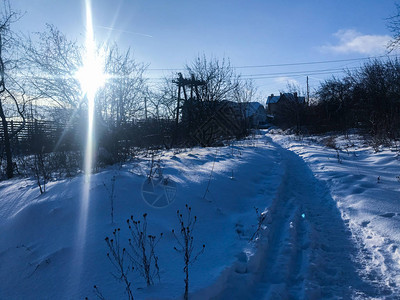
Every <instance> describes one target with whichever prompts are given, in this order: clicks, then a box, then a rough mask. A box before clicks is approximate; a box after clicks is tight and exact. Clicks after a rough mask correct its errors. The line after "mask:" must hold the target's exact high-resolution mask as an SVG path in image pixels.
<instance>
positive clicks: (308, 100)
mask: <svg viewBox="0 0 400 300" xmlns="http://www.w3.org/2000/svg"><path fill="white" fill-rule="evenodd" d="M308 105H310V87H309V85H308V76H307V106H308Z"/></svg>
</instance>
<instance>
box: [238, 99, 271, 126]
mask: <svg viewBox="0 0 400 300" xmlns="http://www.w3.org/2000/svg"><path fill="white" fill-rule="evenodd" d="M243 105H244V112H245V116H246V119H247V120H248V121H249V125H250V127H251V128H258V127H259V125H262V124H265V123H266V122H267V113H266V111H265V108H264V106H263V105H262V104H261V103H259V102H246V103H243Z"/></svg>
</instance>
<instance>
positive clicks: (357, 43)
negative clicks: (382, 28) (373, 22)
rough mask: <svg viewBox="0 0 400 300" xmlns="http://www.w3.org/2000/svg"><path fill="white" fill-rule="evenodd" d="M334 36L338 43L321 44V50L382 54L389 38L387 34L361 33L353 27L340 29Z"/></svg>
mask: <svg viewBox="0 0 400 300" xmlns="http://www.w3.org/2000/svg"><path fill="white" fill-rule="evenodd" d="M334 36H335V37H336V38H337V39H338V40H339V43H338V44H337V45H325V46H322V47H321V48H322V50H325V51H330V52H336V53H361V54H367V55H370V54H371V55H377V54H384V53H385V52H386V47H387V45H388V43H389V41H390V40H391V37H390V36H389V35H371V34H362V33H360V32H358V31H356V30H353V29H341V30H339V31H338V32H336V33H335V34H334Z"/></svg>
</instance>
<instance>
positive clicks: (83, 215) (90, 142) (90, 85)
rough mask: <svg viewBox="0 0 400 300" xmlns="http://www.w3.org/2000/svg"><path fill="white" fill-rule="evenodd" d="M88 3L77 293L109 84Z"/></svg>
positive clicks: (82, 82) (79, 74)
mask: <svg viewBox="0 0 400 300" xmlns="http://www.w3.org/2000/svg"><path fill="white" fill-rule="evenodd" d="M85 4H86V5H85V6H86V36H85V53H84V54H83V57H82V63H83V65H82V68H80V69H79V70H78V72H77V73H76V74H75V75H76V78H77V79H78V80H79V83H80V86H81V90H82V98H85V97H86V100H87V104H88V115H87V137H86V151H85V164H84V172H85V180H84V181H83V185H82V198H81V203H80V215H79V221H78V224H77V225H78V227H77V239H76V244H75V251H76V252H75V254H74V260H73V261H74V264H72V265H71V274H74V275H73V276H74V277H73V278H74V279H73V280H72V282H71V285H72V287H73V288H72V289H71V292H72V293H73V292H74V291H76V289H77V288H78V287H79V284H80V281H81V276H82V270H83V261H84V247H85V243H86V242H87V241H86V233H87V232H86V231H87V223H88V215H89V208H90V187H91V174H92V168H93V165H94V156H95V152H96V146H95V145H96V138H95V126H94V116H95V113H94V108H95V96H96V93H97V90H98V89H99V88H100V87H101V86H102V85H103V84H104V83H105V81H106V76H105V74H104V71H103V70H104V56H102V55H100V54H99V51H98V50H97V49H96V43H95V40H94V34H93V24H92V11H91V3H90V0H85Z"/></svg>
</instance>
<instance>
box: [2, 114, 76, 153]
mask: <svg viewBox="0 0 400 300" xmlns="http://www.w3.org/2000/svg"><path fill="white" fill-rule="evenodd" d="M7 125H8V126H7V127H8V132H9V134H12V133H13V132H15V131H16V130H17V129H18V128H19V127H20V126H22V125H23V122H22V121H9V122H8V124H7ZM73 127H74V126H72V125H70V126H66V125H64V124H61V123H59V122H54V121H38V120H34V121H26V123H25V126H23V128H22V129H21V130H20V131H19V132H18V133H17V134H16V135H15V136H13V138H12V139H11V145H12V147H13V149H14V151H15V152H21V153H27V152H32V151H35V148H36V150H37V148H38V147H40V149H42V150H44V151H47V152H49V151H53V150H54V148H55V147H56V146H57V147H60V146H61V147H66V146H68V148H73V146H74V145H76V143H75V142H74V141H73V139H71V136H72V135H74V132H76V130H74V129H73ZM3 143H4V128H3V125H2V124H1V123H0V151H1V148H2V145H3Z"/></svg>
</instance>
